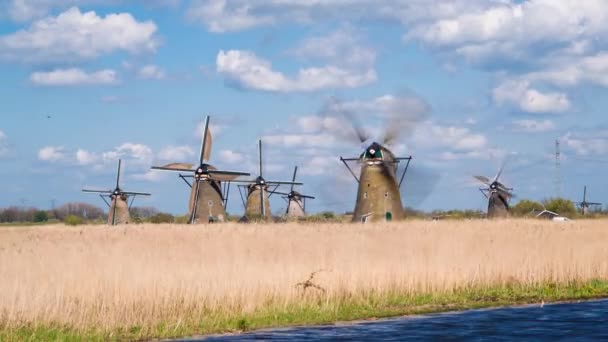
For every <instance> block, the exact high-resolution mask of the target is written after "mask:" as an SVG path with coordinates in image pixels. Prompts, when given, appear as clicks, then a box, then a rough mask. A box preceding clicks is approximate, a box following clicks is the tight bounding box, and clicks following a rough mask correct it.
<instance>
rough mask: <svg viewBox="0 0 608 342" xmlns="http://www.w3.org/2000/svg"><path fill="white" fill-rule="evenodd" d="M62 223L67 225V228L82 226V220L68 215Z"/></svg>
mask: <svg viewBox="0 0 608 342" xmlns="http://www.w3.org/2000/svg"><path fill="white" fill-rule="evenodd" d="M63 223H65V224H67V225H68V226H77V225H80V224H84V220H83V219H82V218H80V217H78V216H76V215H68V216H66V217H65V219H64V220H63Z"/></svg>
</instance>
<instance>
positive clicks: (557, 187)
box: [555, 139, 562, 197]
mask: <svg viewBox="0 0 608 342" xmlns="http://www.w3.org/2000/svg"><path fill="white" fill-rule="evenodd" d="M560 159H561V151H560V148H559V139H556V140H555V197H561V192H562V173H561V161H560Z"/></svg>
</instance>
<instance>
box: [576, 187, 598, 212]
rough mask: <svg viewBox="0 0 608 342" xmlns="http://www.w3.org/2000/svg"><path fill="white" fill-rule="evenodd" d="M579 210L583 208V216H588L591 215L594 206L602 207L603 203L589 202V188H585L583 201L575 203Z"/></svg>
mask: <svg viewBox="0 0 608 342" xmlns="http://www.w3.org/2000/svg"><path fill="white" fill-rule="evenodd" d="M575 204H576V205H577V206H578V207H579V208H581V214H583V215H587V214H588V213H589V208H590V207H592V206H600V205H602V203H597V202H587V186H586V185H585V187H584V188H583V201H582V202H576V203H575Z"/></svg>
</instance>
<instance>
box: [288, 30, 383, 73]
mask: <svg viewBox="0 0 608 342" xmlns="http://www.w3.org/2000/svg"><path fill="white" fill-rule="evenodd" d="M362 40H363V39H362V37H361V35H360V34H359V32H357V31H356V30H355V29H353V28H350V27H345V28H342V29H340V30H337V31H335V32H332V33H330V34H328V35H326V36H319V37H312V38H308V39H306V40H304V41H303V42H301V43H300V44H299V45H298V47H296V48H295V49H293V50H292V51H291V53H292V54H293V55H295V56H297V57H299V58H301V59H306V60H322V61H329V62H331V63H332V64H339V65H342V66H344V65H346V66H349V67H353V68H358V67H361V68H371V67H372V66H373V65H374V63H375V61H376V51H375V50H373V49H372V48H370V47H368V46H365V44H364V43H363V42H362Z"/></svg>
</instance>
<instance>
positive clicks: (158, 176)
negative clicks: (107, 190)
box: [131, 170, 167, 182]
mask: <svg viewBox="0 0 608 342" xmlns="http://www.w3.org/2000/svg"><path fill="white" fill-rule="evenodd" d="M166 176H167V172H162V171H159V170H147V171H146V172H144V173H136V174H134V175H132V176H131V178H133V179H135V180H143V181H148V182H158V181H160V180H162V179H164V178H165V177H166Z"/></svg>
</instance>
